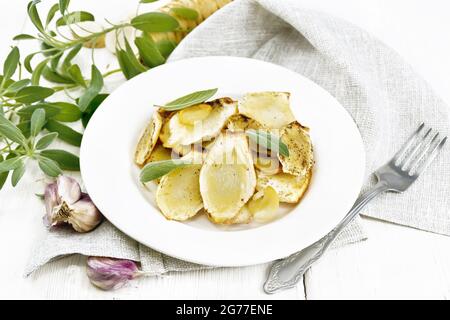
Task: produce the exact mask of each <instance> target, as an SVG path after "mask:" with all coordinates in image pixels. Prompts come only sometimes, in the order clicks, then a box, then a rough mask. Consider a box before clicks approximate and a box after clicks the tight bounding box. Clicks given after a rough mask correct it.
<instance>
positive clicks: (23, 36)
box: [13, 33, 36, 41]
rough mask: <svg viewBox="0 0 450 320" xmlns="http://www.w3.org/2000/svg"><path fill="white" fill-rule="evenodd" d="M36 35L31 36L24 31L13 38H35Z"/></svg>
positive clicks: (16, 39)
mask: <svg viewBox="0 0 450 320" xmlns="http://www.w3.org/2000/svg"><path fill="white" fill-rule="evenodd" d="M35 39H36V37H35V36H32V35H30V34H26V33H22V34H18V35H16V36H15V37H14V38H13V40H14V41H18V40H35Z"/></svg>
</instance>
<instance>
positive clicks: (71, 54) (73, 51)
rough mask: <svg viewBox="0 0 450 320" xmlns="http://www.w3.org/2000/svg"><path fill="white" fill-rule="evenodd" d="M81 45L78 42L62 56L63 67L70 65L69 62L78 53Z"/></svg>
mask: <svg viewBox="0 0 450 320" xmlns="http://www.w3.org/2000/svg"><path fill="white" fill-rule="evenodd" d="M82 47H83V45H82V44H78V45H76V46H75V47H73V48H72V49H71V50H70V51H69V52H68V53H67V55H66V57H65V58H64V60H63V63H62V65H63V68H65V69H67V68H68V67H70V64H71V62H72V60H73V58H75V56H76V55H77V54H78V52H80V50H81V48H82Z"/></svg>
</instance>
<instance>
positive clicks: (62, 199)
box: [44, 175, 103, 232]
mask: <svg viewBox="0 0 450 320" xmlns="http://www.w3.org/2000/svg"><path fill="white" fill-rule="evenodd" d="M44 201H45V208H46V215H45V216H44V223H45V225H47V226H48V227H51V226H56V225H60V224H63V223H68V224H70V225H71V226H72V227H73V229H75V231H77V232H88V231H91V230H92V229H94V228H95V227H96V226H97V225H98V224H99V223H100V222H101V221H102V219H103V216H102V215H101V213H100V211H99V210H98V209H97V207H96V206H95V205H94V203H93V202H92V201H91V198H90V197H89V196H88V195H87V194H85V193H82V192H81V188H80V185H79V184H78V182H77V181H76V180H75V179H73V178H70V177H66V176H62V175H61V176H59V177H58V178H57V180H56V181H55V182H53V183H51V184H49V185H47V188H46V189H45V194H44Z"/></svg>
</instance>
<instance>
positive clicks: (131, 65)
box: [116, 39, 147, 80]
mask: <svg viewBox="0 0 450 320" xmlns="http://www.w3.org/2000/svg"><path fill="white" fill-rule="evenodd" d="M125 48H126V50H122V49H119V48H117V49H116V54H117V59H118V61H119V65H120V68H121V69H122V72H123V74H124V76H125V78H127V79H128V80H129V79H131V78H133V77H135V76H137V75H138V74H141V73H142V72H144V71H146V70H147V68H146V67H144V66H143V65H142V64H141V63H140V62H139V60H138V59H137V58H136V55H135V54H134V52H133V50H132V49H131V47H130V44H129V43H128V40H127V39H125Z"/></svg>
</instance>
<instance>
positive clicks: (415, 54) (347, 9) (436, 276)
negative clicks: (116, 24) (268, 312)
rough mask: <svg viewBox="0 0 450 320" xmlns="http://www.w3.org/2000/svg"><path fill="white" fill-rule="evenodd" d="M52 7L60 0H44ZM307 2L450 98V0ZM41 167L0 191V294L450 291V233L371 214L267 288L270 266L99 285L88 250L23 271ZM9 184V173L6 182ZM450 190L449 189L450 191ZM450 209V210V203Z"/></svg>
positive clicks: (34, 232)
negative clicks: (345, 242) (391, 53)
mask: <svg viewBox="0 0 450 320" xmlns="http://www.w3.org/2000/svg"><path fill="white" fill-rule="evenodd" d="M27 2H28V0H15V1H2V2H1V4H0V40H1V41H0V57H2V59H1V60H2V61H3V59H4V57H5V56H6V54H7V53H8V51H9V46H10V45H11V44H12V41H11V40H10V39H11V38H12V36H13V35H15V34H17V33H20V31H30V28H31V27H30V25H29V23H26V16H25V15H26V10H25V8H26V3H27ZM43 2H44V3H43V5H42V7H48V6H49V4H53V3H54V2H55V0H44V1H43ZM72 2H73V4H74V7H78V8H84V9H87V10H90V11H92V12H94V13H96V14H98V15H99V16H104V17H111V18H112V19H114V18H117V17H120V16H123V15H124V14H125V13H127V12H130V13H131V12H133V11H134V10H135V8H136V4H137V2H138V0H127V1H125V0H108V1H88V0H73V1H72ZM299 2H302V3H304V4H305V7H310V8H316V9H320V10H323V11H326V12H329V13H332V14H334V15H337V16H340V17H342V18H345V19H347V20H349V21H351V22H353V23H355V24H357V25H359V26H361V27H363V28H365V29H366V30H368V31H370V32H372V33H373V34H375V35H376V36H377V37H379V38H380V39H381V40H383V41H384V42H386V43H387V44H388V45H390V46H391V47H393V48H394V49H396V50H397V51H398V52H400V54H402V55H403V56H404V58H405V59H406V60H407V61H408V62H409V63H411V64H412V65H413V66H414V67H415V69H416V70H417V72H419V73H420V74H421V75H422V76H423V77H425V79H427V80H428V81H429V82H430V83H431V84H432V86H433V87H434V88H435V89H436V91H437V92H438V93H439V94H440V95H441V96H442V97H443V98H444V100H446V101H447V103H449V104H450V80H449V79H450V59H449V57H450V41H449V38H448V33H449V31H450V19H448V12H449V9H450V5H449V4H448V1H446V0H433V1H425V0H397V1H389V0H366V1H358V0H340V1H334V0H299ZM40 177H41V176H40V174H39V172H38V170H32V172H31V174H28V175H27V177H26V178H25V179H24V180H23V181H21V183H20V184H19V186H18V187H17V188H16V189H14V190H13V189H12V188H11V187H9V186H6V187H5V189H4V190H2V191H1V192H0V298H3V299H13V298H22V299H23V298H44V299H45V298H49V299H69V298H70V299H112V298H114V299H134V298H136V299H149V298H151V299H239V298H248V299H267V298H270V299H272V298H273V299H305V298H306V299H329V298H332V299H347V298H353V299H355V298H356V299H368V298H374V299H390V298H414V299H415V298H436V299H447V298H450V250H449V249H450V238H449V237H445V236H441V235H436V234H432V233H427V232H423V231H419V230H414V229H410V228H405V227H401V226H397V225H393V224H389V223H385V222H381V221H377V220H373V219H364V223H365V228H366V230H367V233H368V235H369V237H370V238H369V240H367V241H366V242H363V243H359V244H355V245H350V246H347V247H345V248H341V249H338V250H333V251H330V252H328V253H327V254H326V256H325V257H324V258H323V259H322V260H321V261H320V262H319V263H317V264H316V265H315V266H314V267H313V268H312V269H311V270H310V271H308V273H307V274H306V276H305V279H304V283H303V284H302V283H301V284H299V286H298V287H297V288H295V289H292V290H289V291H285V292H282V293H279V294H276V295H272V296H267V295H265V294H264V293H263V291H262V289H261V287H262V284H263V282H264V280H265V276H266V270H267V266H266V265H264V266H252V267H247V268H235V269H220V270H211V271H199V272H189V273H182V274H179V273H178V274H172V275H170V276H165V277H161V278H145V279H140V280H138V281H135V282H133V283H132V284H131V285H130V286H128V287H127V288H124V289H121V290H119V291H116V292H102V291H100V290H97V289H95V288H93V287H92V286H91V285H90V284H89V281H88V280H87V278H86V275H85V264H84V259H83V258H82V257H79V256H73V257H70V258H66V259H63V260H60V261H57V262H54V263H51V264H49V265H48V266H46V267H44V268H43V269H42V270H40V271H39V272H37V273H36V274H35V275H34V276H32V277H30V278H27V279H24V278H23V276H22V274H23V269H24V266H25V263H26V261H27V259H28V256H29V254H30V248H31V246H32V244H33V243H34V242H35V241H36V240H37V239H39V237H41V236H42V234H43V232H44V230H43V227H42V224H41V216H42V214H43V210H44V208H43V206H42V203H41V202H40V200H38V199H37V198H36V197H34V193H35V192H38V191H39V188H40V187H39V183H38V182H36V181H37V180H38V179H39V178H40ZM8 184H9V183H8ZM443 196H449V195H443ZM449 214H450V213H449Z"/></svg>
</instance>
